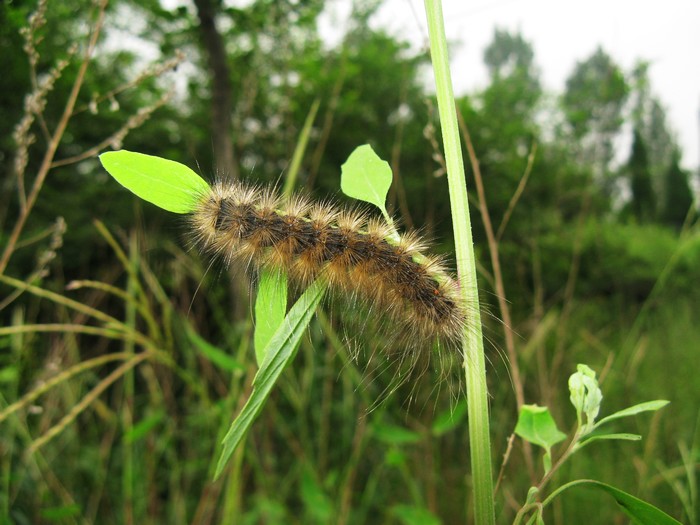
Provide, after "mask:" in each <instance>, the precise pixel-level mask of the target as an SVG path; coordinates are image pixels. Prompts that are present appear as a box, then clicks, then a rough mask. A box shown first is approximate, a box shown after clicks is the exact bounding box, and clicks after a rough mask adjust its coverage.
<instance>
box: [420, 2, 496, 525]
mask: <svg viewBox="0 0 700 525" xmlns="http://www.w3.org/2000/svg"><path fill="white" fill-rule="evenodd" d="M425 11H426V14H427V18H428V34H429V36H430V53H431V56H432V61H433V71H434V74H435V89H436V93H437V102H438V111H439V113H440V127H441V130H442V140H443V144H444V148H445V162H446V166H447V181H448V185H449V190H450V207H451V211H452V224H453V230H454V236H455V249H456V254H457V272H458V274H459V283H460V286H461V289H462V293H463V295H464V300H465V301H466V304H469V305H474V306H475V308H474V318H473V319H472V321H473V322H470V323H469V324H470V326H469V329H468V330H465V333H464V337H463V339H462V344H463V349H464V371H465V375H466V382H467V387H466V390H467V405H468V414H469V440H470V449H471V450H470V451H471V465H472V481H473V486H474V519H475V523H478V524H479V525H489V524H494V523H495V514H494V506H493V478H492V472H491V442H490V439H489V412H488V392H487V388H486V360H485V358H484V344H483V338H482V334H481V318H480V316H479V308H478V305H479V294H478V289H477V285H476V264H475V260H474V242H473V240H472V231H471V221H470V218H469V201H468V199H467V185H466V182H465V175H464V161H463V159H462V146H461V143H460V137H459V129H458V127H457V114H456V111H455V101H454V95H453V92H452V78H451V76H450V66H449V59H448V56H447V39H446V37H445V25H444V22H443V16H442V3H441V1H440V0H425Z"/></svg>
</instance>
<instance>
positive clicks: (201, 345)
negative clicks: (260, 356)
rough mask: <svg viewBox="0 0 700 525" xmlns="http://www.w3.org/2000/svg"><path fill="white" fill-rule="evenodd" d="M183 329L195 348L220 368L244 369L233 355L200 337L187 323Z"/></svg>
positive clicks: (230, 369)
mask: <svg viewBox="0 0 700 525" xmlns="http://www.w3.org/2000/svg"><path fill="white" fill-rule="evenodd" d="M185 331H186V332H187V337H188V338H189V340H190V342H191V343H193V344H194V345H195V346H196V347H197V350H199V351H200V352H201V354H202V355H203V356H204V357H205V358H207V359H208V360H209V361H211V362H212V363H214V364H215V365H216V366H218V367H219V368H221V369H222V370H229V371H234V370H245V367H244V366H243V365H242V364H241V363H239V362H238V360H236V359H235V358H234V357H233V356H231V355H230V354H228V353H226V352H224V351H223V350H221V349H220V348H217V347H216V346H214V345H212V344H210V343H208V342H207V341H205V340H204V339H203V338H201V337H200V336H199V334H197V332H195V331H194V329H193V328H192V326H190V324H189V323H187V324H186V325H185Z"/></svg>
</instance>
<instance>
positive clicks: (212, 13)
mask: <svg viewBox="0 0 700 525" xmlns="http://www.w3.org/2000/svg"><path fill="white" fill-rule="evenodd" d="M194 4H195V6H196V7H197V16H198V17H199V27H200V35H201V39H202V45H203V47H204V49H205V50H206V53H207V58H208V63H209V70H210V72H211V113H212V115H211V116H212V118H211V131H212V135H213V144H214V159H215V163H216V165H215V169H216V171H217V172H218V173H222V174H224V176H226V177H231V178H234V179H237V178H238V165H237V164H236V162H235V161H234V156H233V139H232V137H231V109H232V105H233V104H232V101H231V82H230V80H229V68H228V62H227V60H226V49H225V47H224V41H223V39H222V38H221V35H220V34H219V32H218V30H217V29H216V21H215V18H216V9H217V7H216V4H215V0H194Z"/></svg>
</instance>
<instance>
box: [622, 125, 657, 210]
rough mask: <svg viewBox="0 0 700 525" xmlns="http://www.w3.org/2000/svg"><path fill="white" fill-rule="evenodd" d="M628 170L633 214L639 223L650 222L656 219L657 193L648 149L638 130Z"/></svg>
mask: <svg viewBox="0 0 700 525" xmlns="http://www.w3.org/2000/svg"><path fill="white" fill-rule="evenodd" d="M627 170H628V171H629V176H630V188H631V189H632V202H631V208H632V213H633V214H634V216H635V217H636V219H637V220H638V221H639V222H649V221H651V220H653V219H654V218H655V217H656V193H655V192H654V188H653V187H652V183H651V170H650V169H649V157H648V155H647V148H646V145H645V144H644V139H643V138H642V135H641V133H640V132H639V131H638V130H636V129H635V130H634V138H633V140H632V152H631V154H630V158H629V162H628V163H627Z"/></svg>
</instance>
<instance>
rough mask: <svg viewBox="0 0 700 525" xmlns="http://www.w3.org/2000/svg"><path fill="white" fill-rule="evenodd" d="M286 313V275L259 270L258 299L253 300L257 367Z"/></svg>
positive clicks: (273, 271)
mask: <svg viewBox="0 0 700 525" xmlns="http://www.w3.org/2000/svg"><path fill="white" fill-rule="evenodd" d="M286 312H287V274H286V273H284V272H281V271H279V270H264V269H263V270H261V271H260V285H259V287H258V297H257V299H256V300H255V334H254V341H255V358H256V359H257V361H258V366H260V365H262V363H263V361H264V360H265V349H266V348H267V345H268V343H269V342H270V340H271V339H272V336H273V335H274V334H275V332H276V331H277V329H278V328H279V327H280V326H281V325H282V321H284V314H285V313H286Z"/></svg>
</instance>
